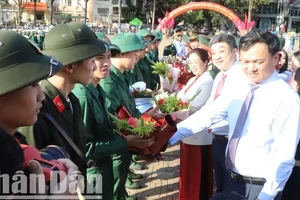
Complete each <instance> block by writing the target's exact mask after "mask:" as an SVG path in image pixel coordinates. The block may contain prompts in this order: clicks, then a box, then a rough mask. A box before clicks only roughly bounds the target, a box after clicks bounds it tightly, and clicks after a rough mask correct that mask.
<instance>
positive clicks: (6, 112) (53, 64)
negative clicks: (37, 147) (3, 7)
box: [0, 30, 77, 199]
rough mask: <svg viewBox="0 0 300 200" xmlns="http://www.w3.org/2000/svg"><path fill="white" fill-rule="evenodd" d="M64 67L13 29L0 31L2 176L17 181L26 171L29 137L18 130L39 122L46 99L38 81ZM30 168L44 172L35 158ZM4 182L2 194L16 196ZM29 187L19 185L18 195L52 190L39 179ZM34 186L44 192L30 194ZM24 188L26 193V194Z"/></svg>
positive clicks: (70, 167)
mask: <svg viewBox="0 0 300 200" xmlns="http://www.w3.org/2000/svg"><path fill="white" fill-rule="evenodd" d="M61 67H62V64H61V63H59V62H57V61H55V60H54V59H53V58H51V57H48V56H45V55H43V54H42V53H41V52H40V51H39V50H38V49H37V48H36V47H35V46H33V45H32V44H31V43H30V42H29V41H28V40H27V39H26V38H25V37H24V36H22V35H21V34H18V33H15V32H13V31H6V30H2V31H0V85H1V87H0V110H1V112H0V160H1V162H0V175H1V176H2V177H5V175H8V176H9V179H10V180H13V181H14V178H15V177H14V178H13V176H14V175H16V172H17V171H22V170H23V164H24V161H25V157H24V153H23V150H22V148H21V147H20V144H19V143H23V144H26V140H25V138H24V136H22V135H21V134H20V133H19V132H17V128H19V127H21V126H30V125H33V124H34V123H35V122H36V120H37V116H38V113H39V112H40V109H41V106H42V101H43V100H44V99H45V95H44V94H43V92H42V90H41V87H40V85H39V83H38V82H39V81H40V80H43V79H45V78H47V77H50V76H52V75H53V74H55V73H56V72H57V71H59V70H60V69H61ZM58 161H59V162H60V163H62V164H64V165H65V166H66V167H67V169H68V173H73V172H75V171H76V170H77V166H76V165H75V164H74V163H73V162H72V161H70V160H68V159H59V160H58ZM28 167H29V170H30V174H32V175H39V176H40V175H43V174H44V173H43V170H42V167H41V165H40V163H39V162H38V161H36V160H31V161H29V165H28ZM29 178H31V177H29ZM34 179H36V177H34ZM2 181H3V179H1V182H2ZM36 181H37V182H36ZM3 183H5V184H6V185H8V188H9V189H10V191H9V192H8V193H7V191H3V190H2V189H3V187H1V189H0V196H2V195H11V197H8V198H9V199H14V196H13V195H15V194H16V193H15V192H16V191H12V185H10V183H14V182H3ZM19 183H21V182H19ZM1 185H2V184H1ZM19 186H20V185H19ZM21 186H24V185H21ZM27 187H28V188H18V193H19V195H41V194H42V195H45V194H48V193H49V192H48V191H46V190H45V182H44V181H41V179H40V178H38V180H33V179H30V185H28V186H27ZM31 187H34V188H35V189H38V190H36V191H37V192H38V191H41V192H42V193H38V194H37V193H36V194H34V193H29V188H31ZM24 189H25V191H26V192H25V193H23V192H24ZM31 189H32V188H31ZM30 191H34V190H30ZM2 197H3V196H2ZM0 198H1V197H0ZM29 198H30V197H29ZM29 198H28V199H29ZM4 199H7V197H4Z"/></svg>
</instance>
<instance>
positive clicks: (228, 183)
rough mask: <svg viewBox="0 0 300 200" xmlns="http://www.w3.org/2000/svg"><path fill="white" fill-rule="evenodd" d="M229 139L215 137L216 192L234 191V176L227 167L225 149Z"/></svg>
mask: <svg viewBox="0 0 300 200" xmlns="http://www.w3.org/2000/svg"><path fill="white" fill-rule="evenodd" d="M227 143H228V139H226V138H225V137H224V139H216V138H215V139H213V142H212V146H213V163H214V170H215V181H216V188H217V190H216V193H222V192H230V191H232V182H233V181H232V178H231V176H230V172H229V171H227V170H226V167H225V151H226V146H227Z"/></svg>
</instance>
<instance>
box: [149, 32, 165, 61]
mask: <svg viewBox="0 0 300 200" xmlns="http://www.w3.org/2000/svg"><path fill="white" fill-rule="evenodd" d="M152 33H153V34H154V35H155V40H154V41H153V44H152V45H153V51H151V54H152V56H151V58H152V60H153V62H158V61H159V51H158V50H159V49H158V48H159V45H160V43H161V41H162V39H163V34H162V32H160V31H159V30H154V31H152Z"/></svg>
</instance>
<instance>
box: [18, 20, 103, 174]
mask: <svg viewBox="0 0 300 200" xmlns="http://www.w3.org/2000/svg"><path fill="white" fill-rule="evenodd" d="M44 51H45V54H47V55H51V56H54V57H55V58H56V59H57V60H59V61H60V62H61V63H63V65H64V66H63V68H62V69H61V70H60V71H59V72H57V74H55V75H54V76H52V77H51V78H48V79H47V80H44V81H42V82H41V87H42V90H43V92H44V94H45V96H46V99H45V100H44V101H43V106H42V108H41V113H40V114H39V115H38V120H37V122H36V123H35V124H34V125H33V126H30V127H23V128H22V129H20V131H21V132H22V133H23V134H24V135H25V136H26V137H27V139H28V143H29V144H31V145H34V146H36V147H37V148H38V149H41V148H44V147H46V146H47V145H58V146H61V147H64V148H65V149H66V150H67V152H68V153H69V155H70V157H71V160H72V161H73V162H74V163H75V164H77V166H78V167H79V169H80V171H81V172H82V173H83V174H85V171H86V168H87V163H86V162H85V160H84V159H82V157H80V156H79V155H78V154H77V153H76V151H75V150H74V149H73V148H72V147H71V145H70V144H69V142H68V141H67V140H65V139H64V137H63V136H62V135H63V134H62V132H63V131H64V132H65V133H66V134H67V135H68V136H69V137H70V139H71V140H72V141H73V142H74V143H75V144H76V145H77V147H78V148H79V149H80V150H81V151H82V152H83V153H85V152H86V135H85V127H84V124H83V118H82V112H81V107H80V104H79V101H78V99H77V98H76V96H75V95H74V94H73V93H72V92H71V91H72V89H73V88H74V86H75V84H76V83H81V84H85V85H87V84H89V83H90V82H91V81H92V76H93V73H94V71H95V69H96V66H95V58H94V57H95V56H96V55H99V54H102V53H103V52H105V51H106V48H105V45H104V43H103V41H100V40H98V39H97V37H96V35H95V34H94V32H93V31H91V30H90V29H89V28H88V27H87V26H86V25H84V24H81V23H77V22H71V23H67V24H60V25H57V26H55V27H54V28H52V29H51V30H50V31H49V32H48V34H47V36H46V37H45V41H44ZM49 116H50V117H49ZM51 118H52V120H51ZM53 121H56V123H57V124H58V125H59V126H60V127H61V128H62V130H63V131H60V128H59V127H58V126H57V125H55V123H53Z"/></svg>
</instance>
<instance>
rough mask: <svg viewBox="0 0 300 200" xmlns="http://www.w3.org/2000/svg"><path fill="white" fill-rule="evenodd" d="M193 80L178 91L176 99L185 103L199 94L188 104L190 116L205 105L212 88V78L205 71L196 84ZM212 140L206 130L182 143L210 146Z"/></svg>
mask: <svg viewBox="0 0 300 200" xmlns="http://www.w3.org/2000/svg"><path fill="white" fill-rule="evenodd" d="M195 79H196V77H192V78H191V79H190V80H189V81H188V83H187V84H186V86H185V87H184V88H182V90H180V92H179V93H178V94H177V97H178V98H181V99H182V100H183V101H185V102H187V101H189V100H190V99H191V98H193V97H194V95H196V94H197V93H199V91H200V93H199V94H198V95H197V96H196V97H195V99H194V100H193V101H191V102H190V112H189V114H190V115H191V114H193V113H195V112H196V111H198V110H200V109H201V107H202V106H204V105H205V103H206V101H207V100H208V98H209V97H210V93H211V90H212V87H213V78H212V77H211V75H210V73H209V71H208V70H207V71H205V72H204V73H203V74H202V75H201V76H200V77H199V78H198V79H197V80H196V82H194V81H195ZM191 84H192V85H191ZM190 85H191V86H190ZM189 87H190V88H189ZM187 88H189V89H188V91H187V92H186V93H185V90H186V89H187ZM212 139H213V136H212V134H209V133H208V131H207V130H204V134H202V133H198V134H195V135H192V136H190V137H186V138H183V139H182V142H183V143H185V144H189V145H210V144H212Z"/></svg>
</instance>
